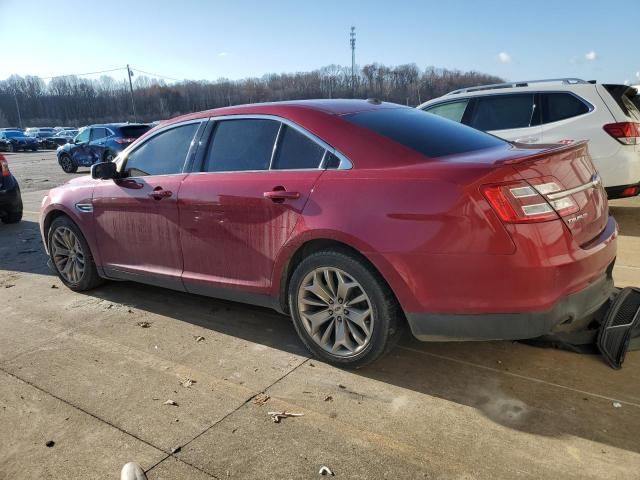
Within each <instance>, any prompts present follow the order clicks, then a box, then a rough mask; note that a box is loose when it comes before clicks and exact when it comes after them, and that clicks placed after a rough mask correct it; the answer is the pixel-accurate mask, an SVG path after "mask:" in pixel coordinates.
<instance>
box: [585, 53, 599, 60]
mask: <svg viewBox="0 0 640 480" xmlns="http://www.w3.org/2000/svg"><path fill="white" fill-rule="evenodd" d="M584 58H585V59H587V60H589V61H590V62H593V61H594V60H595V59H596V58H598V54H597V53H596V52H595V51H594V50H590V51H588V52H587V53H585V54H584Z"/></svg>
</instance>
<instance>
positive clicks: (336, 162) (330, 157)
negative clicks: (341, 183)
mask: <svg viewBox="0 0 640 480" xmlns="http://www.w3.org/2000/svg"><path fill="white" fill-rule="evenodd" d="M339 166H340V159H339V158H338V157H337V156H336V155H334V154H333V153H331V152H327V161H326V162H325V166H324V167H325V168H327V169H336V168H338V167H339Z"/></svg>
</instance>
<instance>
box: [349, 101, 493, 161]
mask: <svg viewBox="0 0 640 480" xmlns="http://www.w3.org/2000/svg"><path fill="white" fill-rule="evenodd" d="M343 118H344V119H346V120H348V121H349V122H351V123H354V124H356V125H358V126H360V127H364V128H367V129H369V130H372V131H374V132H375V133H377V134H379V135H382V136H385V137H387V138H390V139H391V140H393V141H395V142H398V143H400V144H402V145H404V146H405V147H409V148H411V149H413V150H415V151H417V152H419V153H421V154H423V155H426V156H427V157H431V158H437V157H443V156H445V155H454V154H458V153H466V152H472V151H475V150H482V149H485V148H492V147H498V146H500V145H504V144H505V143H506V142H505V141H504V140H500V139H499V138H496V137H492V136H491V135H487V134H486V133H483V132H479V131H477V130H474V129H473V128H469V127H467V126H465V125H461V124H459V123H456V122H452V121H451V120H446V119H444V118H442V117H439V116H437V115H433V114H431V113H427V112H423V111H421V110H417V109H414V108H393V109H387V108H385V109H381V110H373V111H368V112H360V113H352V114H350V115H345V116H344V117H343Z"/></svg>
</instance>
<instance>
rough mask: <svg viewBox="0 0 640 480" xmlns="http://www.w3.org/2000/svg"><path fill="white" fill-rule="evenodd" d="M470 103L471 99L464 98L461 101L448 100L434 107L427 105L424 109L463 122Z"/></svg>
mask: <svg viewBox="0 0 640 480" xmlns="http://www.w3.org/2000/svg"><path fill="white" fill-rule="evenodd" d="M468 104H469V100H462V101H460V102H448V103H444V104H441V105H435V106H433V107H427V108H425V109H424V110H425V112H429V113H433V114H434V115H439V116H441V117H444V118H448V119H449V120H453V121H454V122H458V123H461V122H462V117H463V115H464V112H465V110H466V109H467V105H468Z"/></svg>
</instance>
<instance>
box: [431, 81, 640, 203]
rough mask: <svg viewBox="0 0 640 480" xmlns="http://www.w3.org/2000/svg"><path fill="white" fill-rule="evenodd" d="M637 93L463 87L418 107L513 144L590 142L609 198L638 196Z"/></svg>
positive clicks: (564, 85) (568, 86)
mask: <svg viewBox="0 0 640 480" xmlns="http://www.w3.org/2000/svg"><path fill="white" fill-rule="evenodd" d="M635 95H636V90H635V89H633V88H631V87H628V86H625V85H602V84H597V83H595V82H586V81H584V80H580V79H575V78H564V79H554V80H536V81H527V82H514V83H503V84H496V85H485V86H480V87H471V88H463V89H461V90H455V91H453V92H450V93H447V94H446V95H444V96H442V97H440V98H435V99H433V100H430V101H428V102H426V103H423V104H422V105H419V106H418V108H420V109H422V110H424V111H426V112H429V113H434V114H436V115H440V116H442V117H445V118H448V119H450V120H454V121H456V122H461V123H464V124H466V125H469V126H471V127H474V128H477V129H479V130H484V131H486V132H489V133H492V134H494V135H497V136H499V137H502V138H504V139H505V140H509V141H512V142H520V143H571V142H574V141H577V140H584V139H587V140H589V152H590V153H591V157H592V158H593V162H594V163H595V165H596V167H597V168H598V170H599V172H600V176H601V177H602V180H603V182H604V185H605V187H606V190H607V194H608V195H609V198H622V197H632V196H635V195H638V193H640V111H639V110H638V108H637V107H636V106H635V105H634V103H633V101H632V99H633V97H634V96H635Z"/></svg>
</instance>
